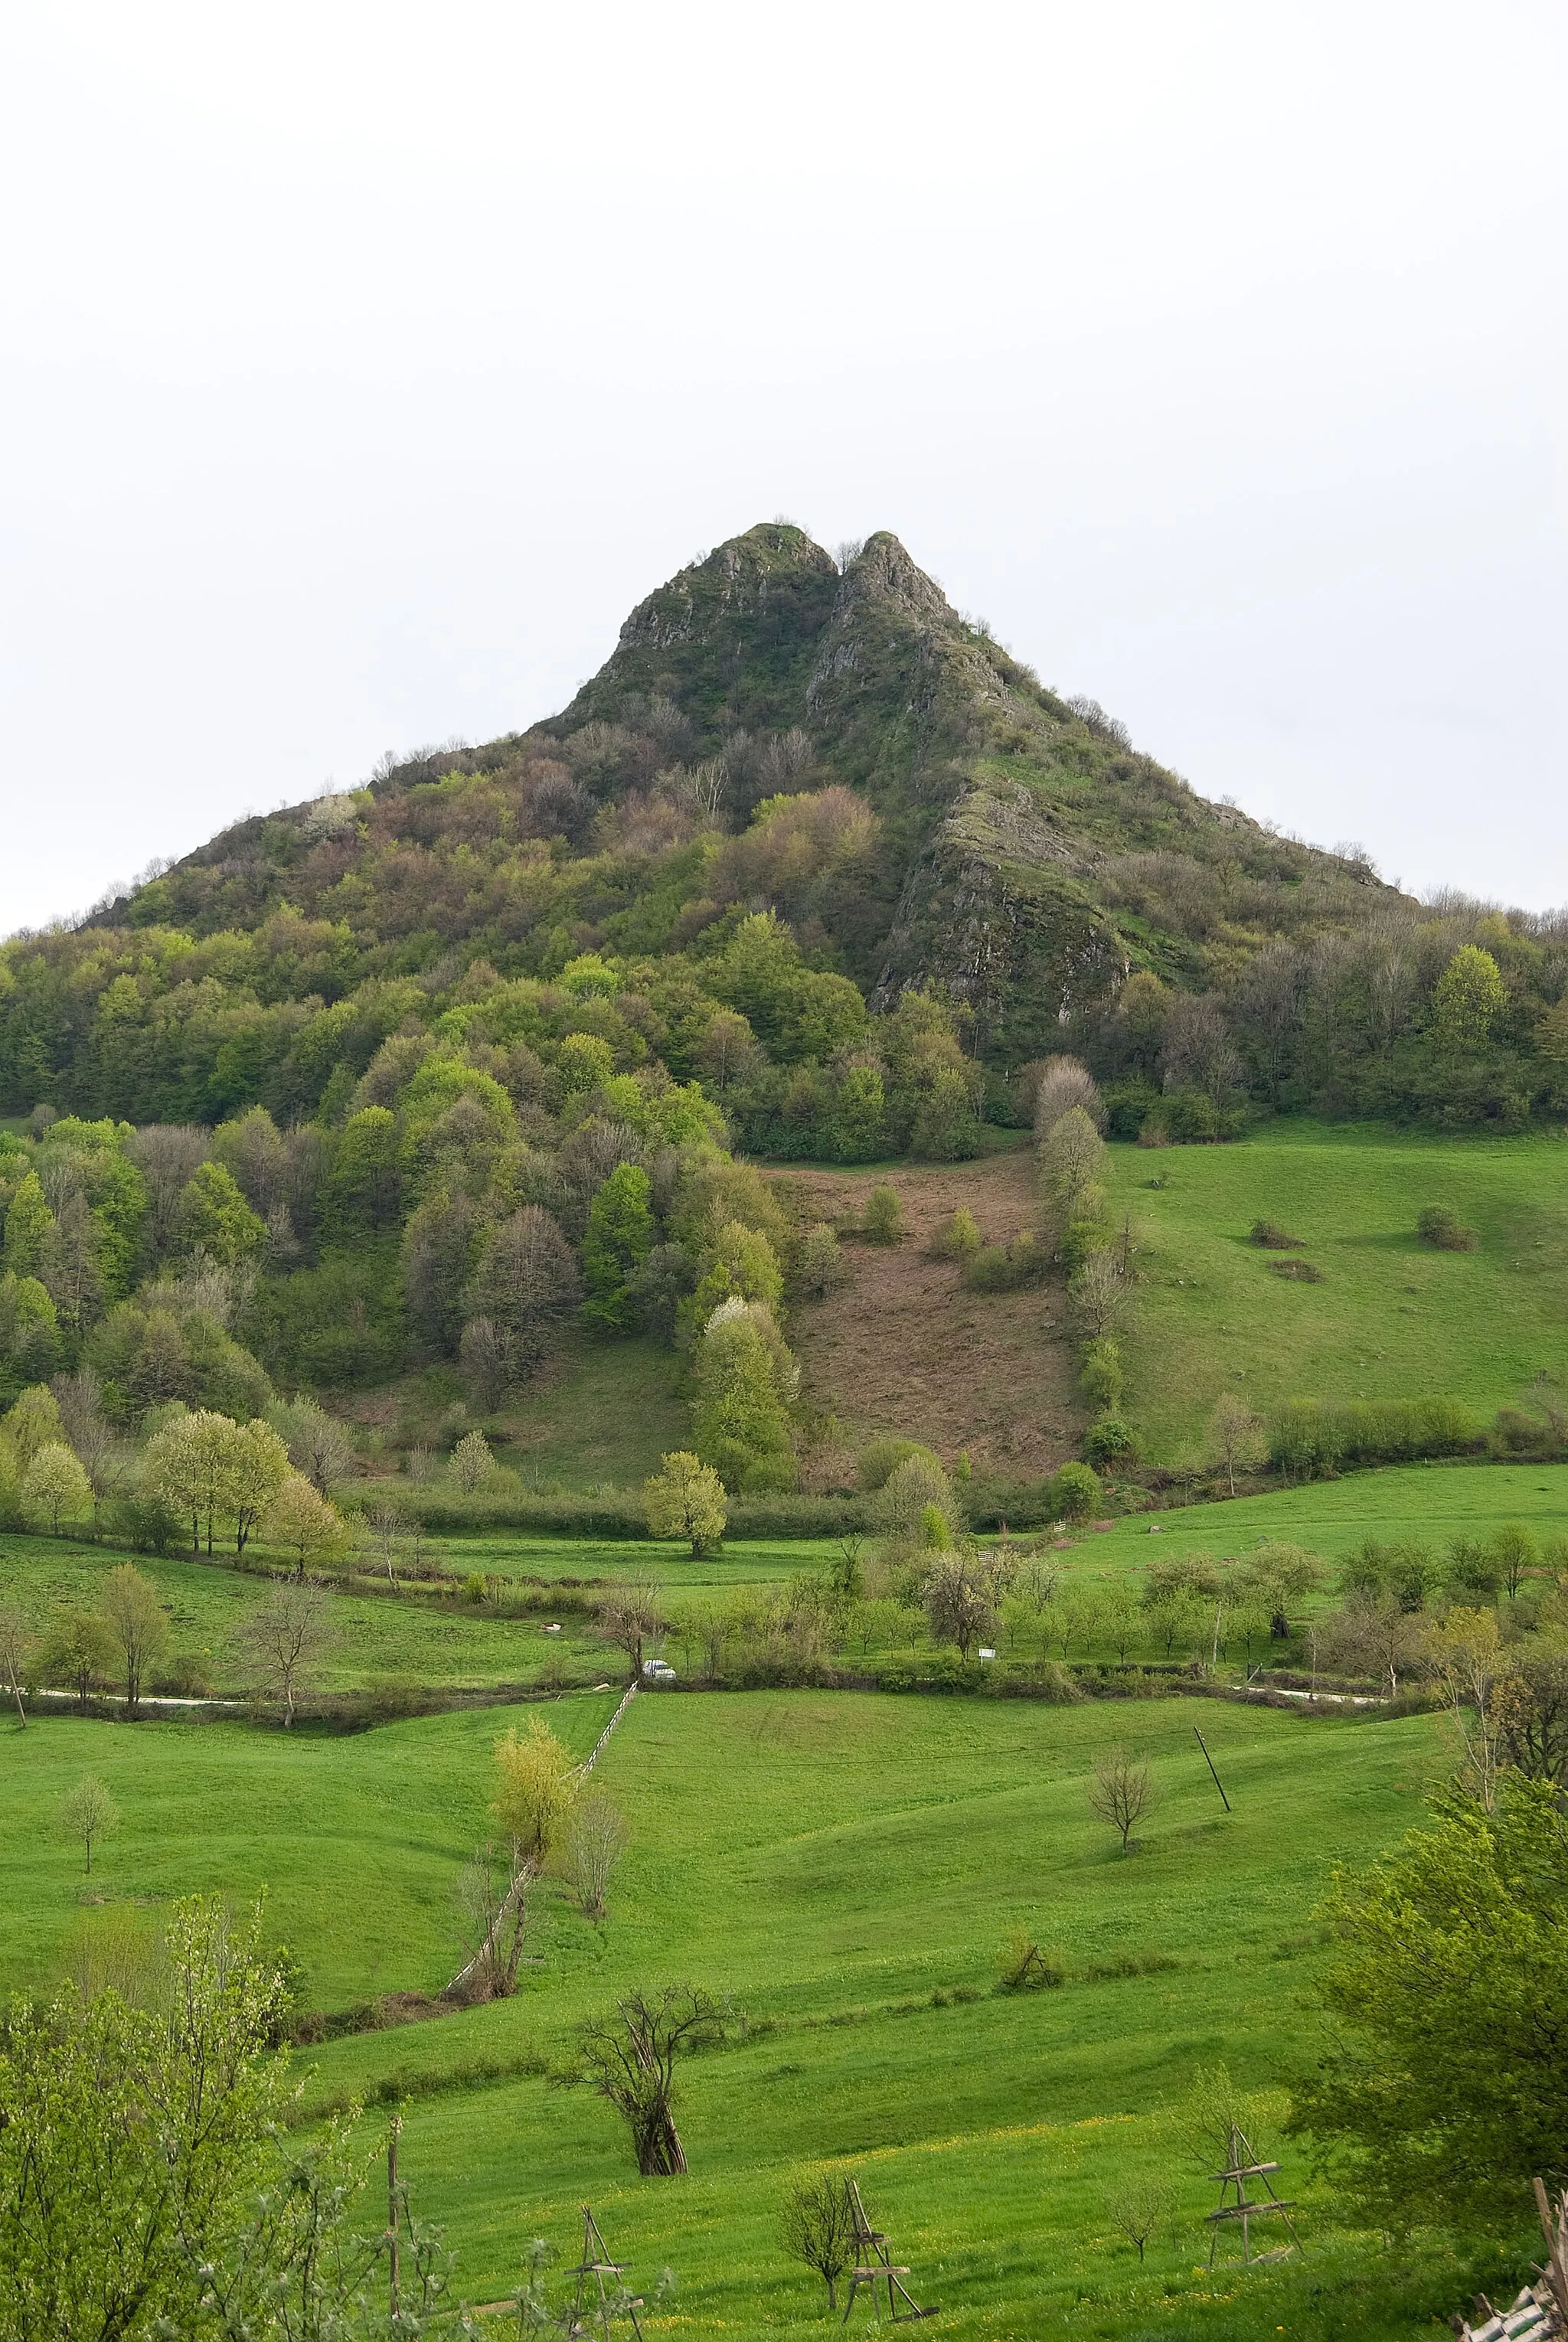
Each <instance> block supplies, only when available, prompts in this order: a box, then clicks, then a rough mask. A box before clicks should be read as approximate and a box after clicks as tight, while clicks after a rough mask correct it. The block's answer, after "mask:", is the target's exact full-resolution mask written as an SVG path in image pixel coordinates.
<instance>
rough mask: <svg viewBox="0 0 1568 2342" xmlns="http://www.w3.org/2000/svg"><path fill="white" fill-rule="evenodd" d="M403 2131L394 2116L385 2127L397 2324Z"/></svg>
mask: <svg viewBox="0 0 1568 2342" xmlns="http://www.w3.org/2000/svg"><path fill="white" fill-rule="evenodd" d="M402 2131H403V2117H402V2116H401V2115H394V2116H393V2117H392V2120H391V2121H390V2122H389V2123H388V2124H387V2126H386V2260H387V2267H388V2270H389V2271H390V2275H391V2297H392V2322H393V2324H394V2326H395V2324H396V2322H397V2307H398V2302H397V2280H398V2273H399V2272H398V2251H397V2247H398V2234H397V2213H398V2205H397V2142H398V2139H399V2137H400V2136H401V2135H402Z"/></svg>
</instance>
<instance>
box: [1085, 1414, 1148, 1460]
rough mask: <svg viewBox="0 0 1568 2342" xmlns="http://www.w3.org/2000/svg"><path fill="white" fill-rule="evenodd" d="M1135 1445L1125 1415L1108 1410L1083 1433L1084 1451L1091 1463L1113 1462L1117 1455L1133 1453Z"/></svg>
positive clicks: (1131, 1429)
mask: <svg viewBox="0 0 1568 2342" xmlns="http://www.w3.org/2000/svg"><path fill="white" fill-rule="evenodd" d="M1137 1447H1138V1443H1137V1441H1136V1439H1135V1438H1134V1436H1133V1426H1132V1425H1131V1424H1130V1423H1129V1422H1128V1421H1127V1419H1126V1417H1125V1416H1121V1415H1114V1414H1112V1413H1111V1412H1110V1411H1109V1410H1107V1412H1106V1413H1105V1414H1104V1415H1103V1416H1100V1417H1099V1419H1098V1421H1096V1422H1094V1423H1092V1424H1091V1425H1090V1426H1089V1428H1088V1430H1087V1431H1086V1432H1085V1433H1084V1455H1085V1456H1087V1457H1088V1459H1089V1461H1090V1463H1091V1464H1114V1462H1115V1461H1116V1460H1117V1458H1118V1457H1119V1456H1133V1455H1135V1454H1136V1453H1137Z"/></svg>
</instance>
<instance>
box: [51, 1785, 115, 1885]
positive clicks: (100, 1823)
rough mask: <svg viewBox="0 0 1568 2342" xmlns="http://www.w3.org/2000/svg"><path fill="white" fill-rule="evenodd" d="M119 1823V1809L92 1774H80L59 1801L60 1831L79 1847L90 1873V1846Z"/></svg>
mask: <svg viewBox="0 0 1568 2342" xmlns="http://www.w3.org/2000/svg"><path fill="white" fill-rule="evenodd" d="M119 1826H120V1808H119V1807H118V1806H117V1805H116V1804H115V1800H114V1799H113V1797H111V1796H110V1795H109V1792H108V1791H107V1789H105V1787H104V1784H103V1783H102V1781H100V1780H99V1778H98V1777H97V1775H96V1774H95V1773H84V1774H83V1776H82V1777H81V1779H80V1780H79V1781H78V1782H77V1784H76V1786H75V1788H74V1789H68V1790H67V1791H66V1793H65V1797H62V1798H61V1800H60V1833H61V1836H62V1837H69V1838H75V1841H76V1844H77V1845H78V1846H79V1847H81V1849H82V1853H83V1857H84V1861H83V1867H84V1869H85V1873H86V1875H87V1877H89V1878H90V1877H92V1875H93V1848H94V1847H95V1846H96V1845H97V1843H98V1841H99V1840H100V1839H101V1838H105V1837H110V1836H111V1835H112V1833H113V1832H114V1831H115V1830H116V1829H118V1827H119Z"/></svg>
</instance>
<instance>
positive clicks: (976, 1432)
mask: <svg viewBox="0 0 1568 2342" xmlns="http://www.w3.org/2000/svg"><path fill="white" fill-rule="evenodd" d="M1033 1175H1034V1158H1033V1156H1032V1154H1030V1153H1029V1152H1028V1151H1027V1150H1020V1151H1019V1152H1018V1153H1016V1154H1008V1155H999V1156H991V1157H990V1158H989V1159H988V1160H984V1161H981V1162H977V1163H955V1164H944V1165H931V1166H925V1165H920V1166H907V1167H901V1168H900V1169H898V1170H896V1171H893V1172H861V1171H822V1170H818V1169H816V1168H811V1169H807V1170H801V1171H793V1172H788V1173H784V1174H780V1175H779V1176H782V1177H785V1178H788V1179H789V1180H790V1181H791V1183H792V1184H793V1185H794V1186H795V1187H796V1188H797V1189H798V1190H799V1191H800V1193H801V1195H802V1196H803V1199H808V1208H809V1209H810V1210H811V1212H812V1213H813V1214H814V1216H816V1217H819V1218H821V1219H824V1220H831V1221H833V1222H834V1224H835V1225H836V1226H838V1228H839V1230H840V1232H841V1234H843V1233H844V1231H845V1230H846V1229H848V1228H851V1227H854V1226H858V1225H859V1223H860V1222H861V1220H862V1219H863V1218H864V1210H865V1199H866V1196H867V1195H868V1194H869V1193H870V1191H871V1189H872V1188H873V1187H875V1186H884V1185H885V1186H890V1187H894V1188H895V1189H896V1190H897V1193H898V1197H899V1201H900V1203H901V1204H902V1205H903V1207H904V1231H905V1233H904V1241H903V1243H902V1244H900V1245H897V1246H883V1245H867V1244H861V1243H856V1242H846V1243H845V1244H844V1259H845V1261H846V1263H847V1264H848V1266H849V1270H850V1274H849V1276H848V1278H847V1280H846V1282H845V1283H844V1285H843V1286H841V1287H840V1289H839V1290H838V1291H837V1292H836V1293H834V1294H833V1295H832V1296H830V1297H829V1298H828V1299H827V1300H825V1301H818V1302H803V1303H801V1304H799V1305H798V1306H796V1307H795V1308H794V1309H793V1310H792V1311H791V1313H790V1322H789V1338H790V1341H791V1344H792V1346H794V1351H795V1354H796V1356H798V1357H799V1359H800V1362H801V1366H802V1369H803V1372H804V1376H805V1379H806V1384H807V1387H808V1388H809V1390H810V1391H811V1393H812V1394H813V1395H814V1396H815V1397H817V1398H818V1399H820V1400H822V1401H824V1403H826V1404H828V1405H830V1406H832V1408H833V1410H834V1414H835V1415H836V1416H837V1417H838V1419H839V1423H840V1425H841V1426H842V1428H843V1432H844V1442H845V1445H846V1446H848V1447H849V1448H851V1449H854V1448H856V1447H859V1446H862V1445H863V1444H864V1441H865V1440H867V1439H869V1438H872V1437H874V1436H875V1435H876V1434H877V1433H879V1432H886V1431H897V1432H903V1433H904V1434H905V1435H907V1436H909V1437H911V1438H914V1439H923V1440H924V1441H925V1443H926V1445H927V1446H931V1447H934V1448H935V1450H936V1452H937V1453H938V1455H940V1456H942V1457H943V1458H944V1461H946V1462H948V1463H952V1462H953V1461H954V1458H955V1457H956V1456H957V1455H958V1452H959V1450H960V1449H961V1448H964V1449H967V1451H968V1454H969V1458H970V1461H971V1463H972V1464H973V1465H974V1469H975V1470H976V1471H977V1472H994V1473H997V1474H1000V1475H1002V1476H1005V1477H1007V1478H1009V1479H1011V1478H1014V1477H1018V1478H1025V1477H1027V1478H1034V1477H1035V1476H1038V1475H1040V1474H1042V1473H1045V1472H1050V1471H1054V1469H1055V1467H1056V1466H1057V1465H1059V1464H1061V1463H1062V1462H1064V1460H1065V1458H1066V1457H1067V1456H1070V1455H1072V1454H1073V1453H1074V1449H1075V1446H1076V1443H1077V1439H1078V1436H1079V1435H1080V1432H1081V1430H1082V1426H1083V1424H1084V1407H1083V1405H1082V1402H1081V1401H1080V1399H1079V1398H1078V1396H1077V1394H1076V1389H1075V1386H1074V1360H1073V1353H1072V1349H1071V1346H1070V1345H1069V1343H1068V1340H1067V1332H1066V1326H1065V1311H1064V1301H1063V1293H1062V1287H1061V1284H1060V1281H1059V1280H1053V1281H1052V1282H1051V1283H1049V1284H1047V1285H1044V1286H1027V1287H1025V1288H1024V1291H1022V1292H1019V1293H994V1294H985V1293H971V1292H969V1291H968V1290H967V1289H966V1287H965V1286H964V1285H963V1284H961V1283H960V1281H959V1276H958V1271H957V1270H956V1269H955V1268H954V1267H953V1266H951V1264H950V1263H948V1262H946V1261H944V1260H935V1259H933V1258H932V1256H931V1252H930V1246H931V1239H932V1237H933V1236H934V1233H935V1231H936V1229H937V1227H938V1226H940V1225H941V1223H942V1222H943V1221H944V1220H945V1219H946V1218H947V1217H948V1216H949V1214H950V1213H952V1212H953V1211H954V1208H955V1207H956V1206H958V1205H960V1204H965V1205H967V1206H968V1207H969V1209H970V1210H971V1211H972V1212H973V1213H974V1217H975V1219H976V1221H977V1222H978V1223H979V1226H980V1232H981V1234H982V1236H985V1237H986V1238H987V1239H991V1238H997V1237H1003V1236H1011V1235H1013V1234H1014V1232H1015V1231H1016V1230H1017V1229H1019V1228H1024V1227H1028V1226H1031V1225H1032V1224H1033V1219H1034V1187H1033ZM843 1462H844V1458H843V1457H842V1456H840V1457H837V1458H827V1457H824V1458H822V1459H820V1460H819V1462H818V1465H817V1467H816V1469H815V1470H814V1471H813V1472H812V1474H811V1475H810V1477H811V1478H812V1479H813V1480H816V1479H823V1478H825V1479H826V1480H829V1481H831V1480H832V1479H833V1478H834V1476H835V1470H836V1469H841V1468H842V1465H843Z"/></svg>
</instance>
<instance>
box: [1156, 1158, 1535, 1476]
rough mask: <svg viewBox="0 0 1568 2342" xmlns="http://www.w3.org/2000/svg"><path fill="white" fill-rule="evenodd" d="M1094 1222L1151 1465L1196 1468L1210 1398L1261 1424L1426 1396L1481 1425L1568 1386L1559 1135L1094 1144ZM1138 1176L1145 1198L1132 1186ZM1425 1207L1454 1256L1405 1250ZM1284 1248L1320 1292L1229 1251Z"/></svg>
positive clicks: (1264, 1259)
mask: <svg viewBox="0 0 1568 2342" xmlns="http://www.w3.org/2000/svg"><path fill="white" fill-rule="evenodd" d="M1111 1155H1112V1185H1111V1206H1112V1210H1113V1213H1114V1216H1117V1217H1118V1218H1119V1217H1120V1216H1121V1215H1122V1214H1123V1213H1124V1212H1130V1213H1131V1215H1132V1218H1133V1225H1134V1233H1135V1236H1136V1239H1137V1241H1138V1242H1139V1244H1140V1245H1141V1246H1142V1247H1143V1258H1142V1272H1143V1278H1144V1282H1143V1284H1142V1286H1141V1288H1140V1293H1139V1300H1138V1320H1137V1325H1136V1327H1135V1330H1134V1333H1133V1334H1132V1335H1131V1336H1130V1337H1129V1338H1128V1340H1127V1342H1126V1344H1125V1354H1126V1358H1127V1364H1128V1367H1129V1391H1128V1404H1129V1411H1130V1413H1131V1414H1132V1415H1133V1416H1134V1419H1135V1421H1136V1423H1137V1426H1138V1430H1139V1435H1140V1438H1141V1440H1142V1443H1143V1446H1144V1453H1145V1454H1146V1455H1147V1456H1148V1457H1149V1458H1150V1460H1151V1461H1153V1462H1155V1463H1166V1464H1168V1463H1175V1462H1178V1461H1181V1460H1183V1459H1187V1458H1190V1457H1193V1456H1196V1455H1198V1454H1199V1453H1200V1452H1201V1451H1202V1448H1203V1435H1204V1426H1205V1425H1206V1423H1207V1420H1208V1417H1209V1415H1210V1414H1211V1412H1212V1411H1213V1406H1214V1403H1215V1401H1216V1399H1217V1398H1218V1397H1219V1396H1220V1394H1221V1392H1222V1391H1225V1390H1233V1391H1235V1392H1237V1393H1239V1394H1240V1395H1241V1396H1243V1397H1245V1398H1246V1399H1247V1400H1248V1402H1249V1403H1250V1404H1251V1405H1252V1406H1255V1407H1256V1408H1258V1409H1259V1411H1260V1412H1264V1413H1266V1412H1267V1410H1268V1409H1269V1408H1270V1407H1272V1406H1275V1405H1277V1404H1279V1403H1280V1402H1281V1401H1283V1400H1284V1399H1287V1398H1293V1397H1341V1396H1364V1397H1368V1398H1377V1397H1399V1398H1404V1397H1417V1396H1423V1395H1425V1394H1433V1393H1442V1394H1445V1395H1447V1396H1453V1397H1454V1398H1458V1399H1461V1400H1463V1401H1464V1402H1466V1403H1467V1404H1468V1405H1469V1406H1473V1408H1474V1409H1475V1410H1476V1412H1477V1413H1478V1415H1482V1416H1489V1415H1490V1414H1491V1413H1492V1412H1493V1409H1494V1408H1496V1407H1498V1406H1503V1405H1508V1404H1518V1403H1519V1402H1520V1401H1521V1400H1523V1398H1525V1397H1526V1396H1527V1395H1528V1391H1529V1387H1530V1385H1531V1383H1532V1382H1533V1379H1534V1377H1535V1376H1537V1375H1538V1374H1542V1373H1546V1374H1550V1375H1552V1376H1554V1377H1558V1378H1561V1377H1562V1376H1563V1375H1564V1373H1565V1371H1568V1333H1565V1330H1564V1327H1565V1316H1564V1305H1565V1303H1568V1146H1565V1145H1564V1142H1563V1138H1562V1137H1561V1136H1555V1135H1553V1136H1529V1137H1522V1138H1505V1139H1476V1138H1467V1139H1449V1140H1443V1139H1429V1138H1423V1137H1417V1136H1411V1135H1410V1134H1409V1133H1394V1132H1390V1131H1384V1130H1377V1129H1362V1128H1353V1129H1328V1128H1325V1127H1323V1126H1320V1125H1316V1124H1313V1123H1306V1122H1301V1121H1295V1120H1289V1121H1281V1122H1279V1123H1276V1124H1273V1125H1272V1126H1269V1127H1267V1128H1265V1129H1264V1130H1263V1131H1262V1132H1261V1133H1259V1135H1258V1136H1255V1137H1253V1138H1251V1139H1248V1140H1247V1141H1245V1142H1244V1143H1243V1144H1242V1145H1240V1146H1181V1147H1170V1148H1164V1149H1160V1150H1157V1151H1155V1150H1150V1149H1146V1148H1143V1147H1137V1146H1115V1147H1113V1148H1112V1150H1111ZM1152 1180H1159V1181H1162V1182H1163V1183H1164V1184H1163V1186H1159V1187H1153V1186H1151V1185H1150V1182H1151V1181H1152ZM1428 1204H1440V1205H1443V1206H1447V1207H1448V1208H1449V1209H1450V1210H1452V1211H1453V1212H1455V1213H1457V1215H1458V1216H1459V1217H1460V1219H1461V1220H1462V1221H1463V1223H1464V1224H1465V1225H1466V1226H1471V1227H1473V1228H1475V1229H1476V1230H1477V1231H1478V1232H1479V1235H1480V1237H1481V1244H1480V1247H1479V1249H1478V1250H1477V1251H1475V1252H1473V1253H1443V1252H1434V1251H1433V1250H1432V1249H1431V1248H1430V1247H1429V1246H1425V1245H1423V1244H1421V1243H1419V1242H1418V1240H1417V1238H1416V1235H1415V1221H1416V1215H1417V1213H1418V1212H1420V1211H1421V1209H1422V1208H1423V1206H1425V1205H1428ZM1259 1217H1263V1218H1269V1219H1273V1220H1277V1221H1279V1222H1280V1223H1281V1224H1282V1225H1283V1226H1285V1227H1286V1228H1288V1229H1289V1230H1290V1231H1291V1232H1292V1233H1293V1234H1294V1235H1296V1236H1301V1237H1303V1239H1304V1242H1305V1250H1304V1252H1303V1254H1301V1255H1299V1256H1298V1257H1301V1258H1303V1259H1305V1260H1308V1261H1310V1262H1312V1263H1313V1265H1315V1266H1317V1267H1319V1268H1321V1269H1322V1271H1323V1282H1322V1284H1320V1285H1303V1284H1294V1283H1291V1282H1288V1281H1287V1280H1286V1279H1284V1278H1283V1277H1279V1276H1274V1275H1273V1273H1272V1271H1271V1267H1270V1263H1271V1261H1273V1260H1275V1259H1278V1258H1280V1257H1281V1256H1280V1255H1277V1254H1272V1253H1267V1252H1264V1251H1262V1250H1260V1249H1259V1248H1258V1247H1257V1246H1253V1245H1252V1244H1250V1243H1249V1242H1248V1241H1247V1232H1248V1230H1249V1229H1250V1227H1251V1226H1252V1224H1253V1221H1254V1220H1255V1219H1257V1218H1259Z"/></svg>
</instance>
